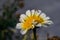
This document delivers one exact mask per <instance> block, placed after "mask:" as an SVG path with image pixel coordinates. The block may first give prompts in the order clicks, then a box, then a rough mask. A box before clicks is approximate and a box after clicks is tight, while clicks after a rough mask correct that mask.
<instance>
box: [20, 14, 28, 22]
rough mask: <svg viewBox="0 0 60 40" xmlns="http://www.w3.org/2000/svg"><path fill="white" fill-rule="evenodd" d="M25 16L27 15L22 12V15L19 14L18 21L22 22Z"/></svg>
mask: <svg viewBox="0 0 60 40" xmlns="http://www.w3.org/2000/svg"><path fill="white" fill-rule="evenodd" d="M25 18H27V16H26V15H25V14H22V15H21V16H20V19H19V21H20V22H24V20H25Z"/></svg>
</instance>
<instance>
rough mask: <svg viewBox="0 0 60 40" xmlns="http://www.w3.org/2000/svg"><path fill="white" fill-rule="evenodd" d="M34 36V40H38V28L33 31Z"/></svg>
mask: <svg viewBox="0 0 60 40" xmlns="http://www.w3.org/2000/svg"><path fill="white" fill-rule="evenodd" d="M33 35H34V40H37V37H36V28H34V29H33Z"/></svg>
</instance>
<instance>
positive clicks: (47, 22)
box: [44, 20, 53, 24]
mask: <svg viewBox="0 0 60 40" xmlns="http://www.w3.org/2000/svg"><path fill="white" fill-rule="evenodd" d="M44 23H45V24H53V22H52V21H51V20H47V21H45V22H44Z"/></svg>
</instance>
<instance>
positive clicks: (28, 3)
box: [0, 0, 60, 40]
mask: <svg viewBox="0 0 60 40" xmlns="http://www.w3.org/2000/svg"><path fill="white" fill-rule="evenodd" d="M5 2H6V0H0V15H2V5H3V4H4V3H5ZM11 3H13V0H11ZM28 9H29V10H32V9H40V10H42V12H44V13H46V14H47V15H48V16H50V17H51V19H52V21H53V22H54V24H53V25H51V26H49V27H47V28H42V29H41V28H39V29H38V30H37V34H39V35H40V37H39V39H41V40H45V39H46V33H47V32H48V33H49V34H50V36H54V35H57V36H60V0H24V7H23V8H22V9H21V8H19V9H18V10H17V11H16V13H20V14H22V13H25V11H26V10H28Z"/></svg>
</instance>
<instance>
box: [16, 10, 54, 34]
mask: <svg viewBox="0 0 60 40" xmlns="http://www.w3.org/2000/svg"><path fill="white" fill-rule="evenodd" d="M19 21H20V23H18V24H17V25H16V28H17V29H21V31H20V32H21V33H22V34H25V33H26V32H27V31H28V30H30V29H33V28H35V27H41V26H43V27H47V25H46V24H48V25H50V24H52V23H53V22H52V21H51V20H50V17H47V16H46V14H45V13H42V12H41V10H31V11H30V10H27V11H26V14H21V15H20V19H19Z"/></svg>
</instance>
